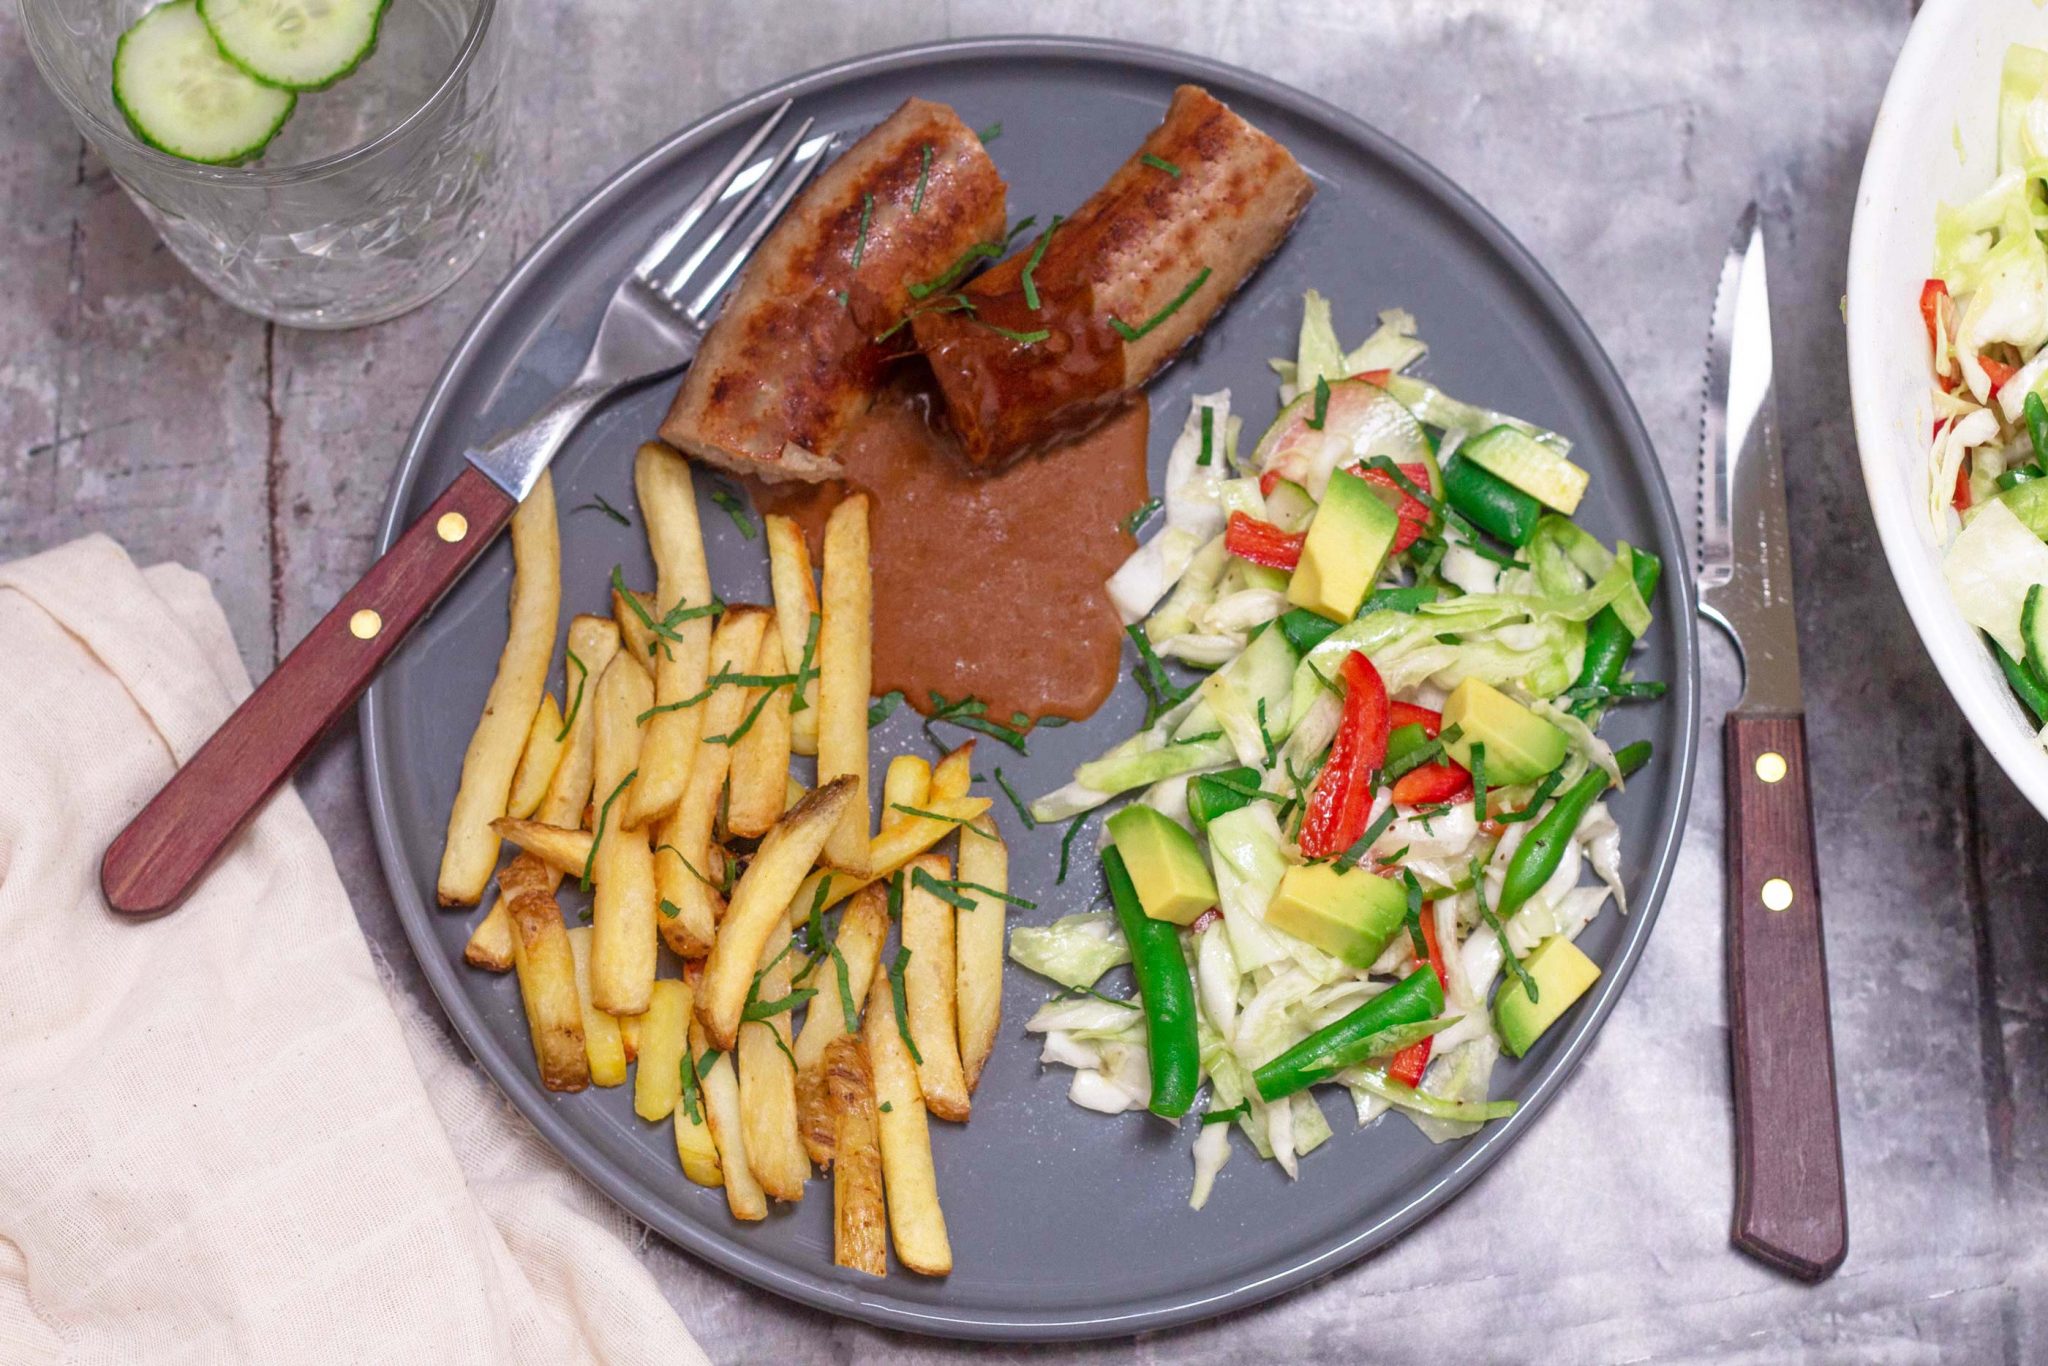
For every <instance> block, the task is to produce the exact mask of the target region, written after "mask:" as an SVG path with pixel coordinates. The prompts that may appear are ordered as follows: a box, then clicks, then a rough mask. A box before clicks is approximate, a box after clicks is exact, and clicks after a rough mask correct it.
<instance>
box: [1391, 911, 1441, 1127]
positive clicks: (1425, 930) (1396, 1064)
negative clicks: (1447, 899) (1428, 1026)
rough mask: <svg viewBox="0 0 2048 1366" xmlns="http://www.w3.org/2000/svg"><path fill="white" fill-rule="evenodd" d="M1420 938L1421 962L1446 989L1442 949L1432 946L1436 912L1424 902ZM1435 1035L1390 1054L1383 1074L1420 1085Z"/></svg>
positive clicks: (1434, 939)
mask: <svg viewBox="0 0 2048 1366" xmlns="http://www.w3.org/2000/svg"><path fill="white" fill-rule="evenodd" d="M1422 942H1423V944H1424V945H1425V946H1426V947H1427V948H1428V950H1429V952H1428V954H1427V955H1426V956H1424V958H1423V960H1422V961H1423V962H1425V963H1427V964H1429V965H1430V967H1432V968H1434V969H1436V980H1437V985H1438V986H1441V987H1443V988H1444V989H1445V990H1446V991H1448V990H1450V986H1451V979H1450V978H1448V977H1446V976H1445V975H1444V964H1443V953H1442V952H1441V951H1440V950H1439V949H1438V948H1437V946H1436V916H1434V915H1433V914H1431V913H1430V907H1429V903H1428V902H1424V903H1423V906H1422ZM1435 1042H1436V1040H1435V1039H1433V1038H1431V1039H1417V1040H1416V1041H1415V1042H1414V1043H1411V1044H1409V1045H1408V1046H1407V1047H1406V1048H1404V1049H1402V1050H1401V1051H1400V1052H1398V1053H1396V1054H1395V1055H1394V1060H1393V1061H1392V1062H1390V1063H1388V1064H1387V1075H1388V1076H1389V1077H1391V1078H1392V1079H1393V1080H1395V1081H1398V1082H1400V1083H1401V1084H1402V1085H1403V1086H1420V1085H1422V1073H1423V1071H1424V1070H1425V1069H1426V1068H1428V1066H1429V1053H1430V1045H1432V1044H1434V1043H1435Z"/></svg>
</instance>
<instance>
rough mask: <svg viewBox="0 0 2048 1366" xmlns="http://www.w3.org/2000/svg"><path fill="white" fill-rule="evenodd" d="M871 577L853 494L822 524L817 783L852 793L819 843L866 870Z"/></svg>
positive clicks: (849, 868)
mask: <svg viewBox="0 0 2048 1366" xmlns="http://www.w3.org/2000/svg"><path fill="white" fill-rule="evenodd" d="M874 596H875V594H874V582H873V579H872V577H871V576H870V573H869V566H868V497H867V495H866V494H864V493H856V494H854V495H853V496H852V497H850V498H848V499H846V500H845V501H844V502H842V503H840V504H839V506H838V507H835V508H833V509H832V515H831V516H830V517H829V518H827V519H826V522H825V591H824V624H823V626H822V627H820V629H819V632H818V665H819V670H820V678H819V681H818V781H819V782H820V783H821V784H822V783H826V782H830V781H831V780H832V779H834V778H841V777H847V778H852V779H853V780H854V797H853V800H852V801H851V802H850V803H848V804H847V806H846V809H845V810H844V811H843V812H842V813H841V814H840V817H839V826H838V828H837V829H836V830H834V831H833V832H832V838H831V839H830V840H828V841H826V844H825V852H824V856H823V862H824V863H825V864H826V865H827V866H829V867H832V868H838V869H842V870H844V871H845V872H849V873H852V874H854V875H855V876H856V877H866V876H867V875H868V689H869V687H870V686H871V684H872V682H873V678H874V657H873V651H874V619H873V618H874Z"/></svg>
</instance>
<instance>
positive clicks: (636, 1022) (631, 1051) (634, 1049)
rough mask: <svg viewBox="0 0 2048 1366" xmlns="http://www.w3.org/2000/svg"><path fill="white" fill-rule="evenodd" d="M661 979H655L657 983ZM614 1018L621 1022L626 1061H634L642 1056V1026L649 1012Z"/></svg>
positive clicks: (620, 1038) (621, 1036)
mask: <svg viewBox="0 0 2048 1366" xmlns="http://www.w3.org/2000/svg"><path fill="white" fill-rule="evenodd" d="M660 980H661V979H660V978H658V977H657V978H656V979H655V981H656V983H657V984H658V983H659V982H660ZM651 1008H652V1007H651V1005H650V1009H651ZM612 1018H613V1019H614V1020H617V1021H618V1022H619V1044H620V1046H621V1047H623V1048H624V1049H625V1050H626V1061H627V1062H632V1061H633V1060H634V1059H636V1058H638V1057H639V1056H640V1028H641V1024H642V1022H643V1021H645V1020H646V1019H647V1012H646V1011H645V1010H643V1011H641V1012H640V1013H639V1014H638V1015H614V1016H612Z"/></svg>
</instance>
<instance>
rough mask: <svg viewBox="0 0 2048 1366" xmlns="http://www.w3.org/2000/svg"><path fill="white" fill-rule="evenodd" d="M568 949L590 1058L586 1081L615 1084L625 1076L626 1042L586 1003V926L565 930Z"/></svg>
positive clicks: (607, 1017) (608, 1018)
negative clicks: (574, 964) (574, 969)
mask: <svg viewBox="0 0 2048 1366" xmlns="http://www.w3.org/2000/svg"><path fill="white" fill-rule="evenodd" d="M569 951H570V953H572V954H573V955H574V956H575V959H576V996H577V999H578V1000H580V1001H582V1003H583V1052H584V1054H585V1055H586V1056H587V1057H589V1059H590V1080H591V1082H592V1084H593V1085H597V1086H617V1085H618V1084H619V1083H621V1082H623V1081H624V1080H625V1079H626V1044H625V1040H624V1039H622V1038H621V1037H620V1034H619V1022H618V1021H617V1020H616V1019H614V1018H613V1017H612V1016H610V1015H607V1014H605V1013H604V1012H603V1011H602V1010H599V1009H598V1008H597V1007H596V1006H594V1005H592V1004H591V1003H590V926H588V925H578V926H577V927H576V928H575V929H573V930H571V931H569Z"/></svg>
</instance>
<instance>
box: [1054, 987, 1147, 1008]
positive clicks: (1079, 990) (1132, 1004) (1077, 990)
mask: <svg viewBox="0 0 2048 1366" xmlns="http://www.w3.org/2000/svg"><path fill="white" fill-rule="evenodd" d="M1083 996H1092V997H1094V998H1095V999H1096V1000H1098V1001H1100V1002H1102V1003H1103V1004H1104V1005H1112V1006H1121V1007H1123V1008H1124V1009H1125V1010H1141V1009H1143V1007H1142V1006H1140V1005H1139V1004H1138V1003H1137V1002H1136V1001H1124V1000H1119V999H1118V998H1117V997H1115V996H1105V995H1103V994H1102V993H1101V992H1099V991H1097V990H1096V989H1095V988H1094V987H1067V988H1065V989H1063V990H1061V991H1059V992H1057V993H1055V994H1054V996H1053V998H1052V999H1053V1000H1055V1001H1078V1000H1080V999H1081V998H1082V997H1083Z"/></svg>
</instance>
